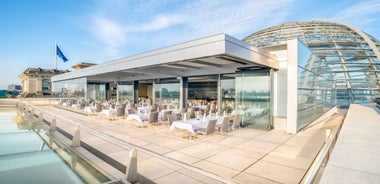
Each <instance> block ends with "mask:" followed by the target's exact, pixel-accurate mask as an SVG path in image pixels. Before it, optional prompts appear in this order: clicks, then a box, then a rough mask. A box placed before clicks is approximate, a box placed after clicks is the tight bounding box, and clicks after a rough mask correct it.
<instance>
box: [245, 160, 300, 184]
mask: <svg viewBox="0 0 380 184" xmlns="http://www.w3.org/2000/svg"><path fill="white" fill-rule="evenodd" d="M244 173H247V174H252V175H256V176H259V177H262V178H266V179H269V180H273V181H276V182H279V183H291V184H293V183H299V182H300V181H301V179H302V177H303V175H304V174H305V171H303V170H301V169H295V168H292V167H287V166H283V165H279V164H275V163H271V162H266V161H259V162H257V163H255V164H254V165H253V166H251V167H250V168H248V169H247V170H245V171H244Z"/></svg>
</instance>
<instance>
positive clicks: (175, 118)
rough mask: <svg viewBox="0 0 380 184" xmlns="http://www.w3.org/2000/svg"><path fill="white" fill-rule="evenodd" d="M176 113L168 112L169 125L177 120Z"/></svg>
mask: <svg viewBox="0 0 380 184" xmlns="http://www.w3.org/2000/svg"><path fill="white" fill-rule="evenodd" d="M177 120H178V119H177V115H176V114H168V122H169V125H172V124H173V121H177Z"/></svg>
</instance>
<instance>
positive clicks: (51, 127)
mask: <svg viewBox="0 0 380 184" xmlns="http://www.w3.org/2000/svg"><path fill="white" fill-rule="evenodd" d="M56 130H57V124H56V119H55V117H54V118H53V120H51V123H50V127H49V131H56Z"/></svg>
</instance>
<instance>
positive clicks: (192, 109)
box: [187, 108, 195, 118]
mask: <svg viewBox="0 0 380 184" xmlns="http://www.w3.org/2000/svg"><path fill="white" fill-rule="evenodd" d="M187 113H189V114H190V117H188V118H193V117H195V114H194V108H188V109H187Z"/></svg>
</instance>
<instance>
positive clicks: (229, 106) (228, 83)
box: [219, 73, 236, 115]
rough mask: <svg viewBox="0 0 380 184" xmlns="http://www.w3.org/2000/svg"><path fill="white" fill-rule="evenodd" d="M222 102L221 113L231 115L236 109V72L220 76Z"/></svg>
mask: <svg viewBox="0 0 380 184" xmlns="http://www.w3.org/2000/svg"><path fill="white" fill-rule="evenodd" d="M220 85H221V96H222V104H221V111H220V112H219V113H221V114H224V113H226V114H227V115H230V114H231V113H232V112H233V111H234V110H235V98H236V94H235V85H236V84H235V74H234V73H233V74H223V75H221V77H220Z"/></svg>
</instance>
